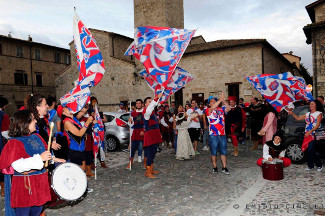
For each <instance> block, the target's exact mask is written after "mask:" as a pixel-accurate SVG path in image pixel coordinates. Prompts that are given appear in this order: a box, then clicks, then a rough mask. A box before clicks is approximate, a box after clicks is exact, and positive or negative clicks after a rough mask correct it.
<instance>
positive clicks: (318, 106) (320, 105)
mask: <svg viewBox="0 0 325 216" xmlns="http://www.w3.org/2000/svg"><path fill="white" fill-rule="evenodd" d="M314 102H315V104H316V111H319V112H321V113H323V114H324V106H323V104H322V103H321V102H320V101H319V100H314Z"/></svg>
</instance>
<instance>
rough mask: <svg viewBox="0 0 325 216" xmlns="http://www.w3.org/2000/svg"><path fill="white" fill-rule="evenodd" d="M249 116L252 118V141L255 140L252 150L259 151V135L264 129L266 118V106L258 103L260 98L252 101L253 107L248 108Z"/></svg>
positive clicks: (254, 98)
mask: <svg viewBox="0 0 325 216" xmlns="http://www.w3.org/2000/svg"><path fill="white" fill-rule="evenodd" d="M247 111H248V113H249V116H250V118H251V139H252V140H253V146H252V147H251V148H250V150H257V149H258V143H259V141H260V139H261V138H260V136H259V135H258V134H257V133H258V132H259V131H260V130H261V128H262V127H263V121H264V117H265V114H266V113H265V106H264V104H261V103H260V102H259V101H258V98H256V97H253V98H252V99H251V105H250V106H249V107H248V108H247Z"/></svg>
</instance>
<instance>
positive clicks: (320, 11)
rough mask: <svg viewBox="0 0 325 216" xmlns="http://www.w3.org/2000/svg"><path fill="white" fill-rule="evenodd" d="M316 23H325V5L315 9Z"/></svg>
mask: <svg viewBox="0 0 325 216" xmlns="http://www.w3.org/2000/svg"><path fill="white" fill-rule="evenodd" d="M314 10H315V23H318V22H323V21H325V4H319V5H317V6H316V7H315V9H314Z"/></svg>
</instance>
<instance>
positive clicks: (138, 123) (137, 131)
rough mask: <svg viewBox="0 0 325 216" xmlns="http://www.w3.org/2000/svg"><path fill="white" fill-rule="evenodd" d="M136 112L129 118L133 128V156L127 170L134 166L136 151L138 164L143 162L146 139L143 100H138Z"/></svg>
mask: <svg viewBox="0 0 325 216" xmlns="http://www.w3.org/2000/svg"><path fill="white" fill-rule="evenodd" d="M135 107H136V110H134V111H133V112H131V116H130V118H129V122H128V123H129V126H130V127H132V129H133V131H132V135H131V149H130V150H131V155H130V158H129V163H128V165H127V167H126V169H130V167H132V165H133V158H134V155H135V151H136V150H138V162H141V158H142V149H143V139H144V118H143V102H142V100H141V99H137V100H136V104H135ZM143 163H144V168H146V166H147V164H146V163H147V158H146V157H145V158H144V161H143Z"/></svg>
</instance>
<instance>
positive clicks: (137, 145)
mask: <svg viewBox="0 0 325 216" xmlns="http://www.w3.org/2000/svg"><path fill="white" fill-rule="evenodd" d="M142 146H143V141H140V140H135V141H132V142H131V158H133V157H134V155H135V151H136V150H138V156H142Z"/></svg>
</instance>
